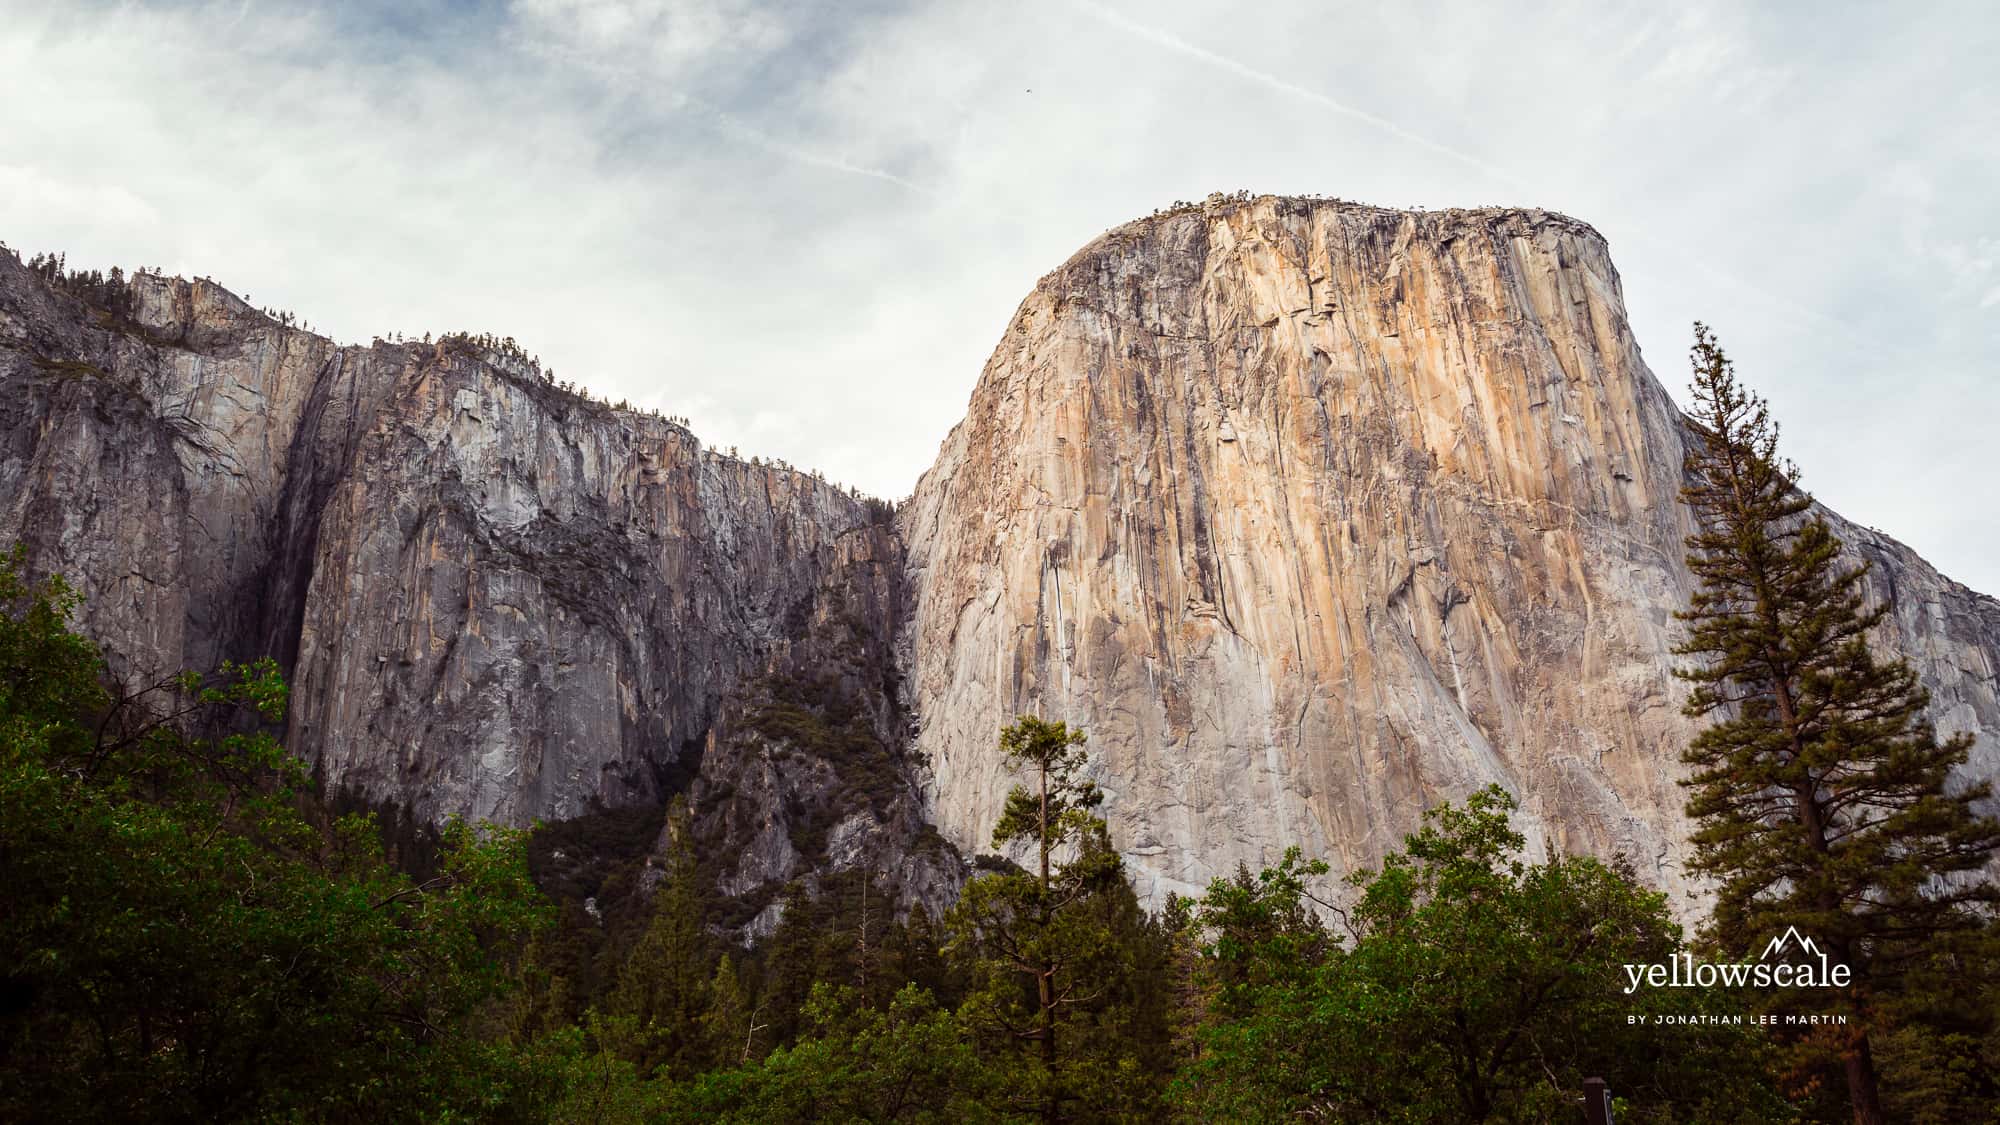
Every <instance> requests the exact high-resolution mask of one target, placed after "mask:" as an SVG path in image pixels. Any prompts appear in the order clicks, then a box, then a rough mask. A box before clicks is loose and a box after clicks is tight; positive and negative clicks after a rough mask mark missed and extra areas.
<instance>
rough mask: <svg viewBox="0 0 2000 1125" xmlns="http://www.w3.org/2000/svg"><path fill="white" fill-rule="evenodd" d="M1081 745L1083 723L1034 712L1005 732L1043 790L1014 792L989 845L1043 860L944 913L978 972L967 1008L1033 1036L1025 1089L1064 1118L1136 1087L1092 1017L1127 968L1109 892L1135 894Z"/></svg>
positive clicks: (978, 882)
mask: <svg viewBox="0 0 2000 1125" xmlns="http://www.w3.org/2000/svg"><path fill="white" fill-rule="evenodd" d="M1083 743H1084V734H1083V732H1082V731H1073V730H1070V729H1069V728H1068V727H1067V726H1066V725H1065V724H1063V723H1059V722H1058V723H1050V722H1044V721H1042V720H1040V719H1037V718H1034V717H1032V716H1028V715H1023V716H1021V717H1019V718H1018V719H1016V720H1015V722H1014V724H1013V725H1012V726H1010V727H1008V728H1006V730H1004V731H1002V732H1001V735H1000V750H1001V752H1002V753H1003V754H1005V755H1006V759H1007V762H1008V764H1009V765H1010V766H1011V767H1013V768H1016V769H1021V768H1026V769H1028V770H1029V771H1030V773H1031V776H1032V777H1033V779H1034V782H1035V788H1033V789H1029V788H1028V787H1026V786H1021V785H1016V786H1015V787H1014V788H1013V789H1012V791H1011V792H1009V793H1008V795H1007V804H1006V806H1005V808H1004V809H1003V810H1002V812H1001V816H1000V821H999V823H998V824H997V825H996V826H995V827H994V829H993V846H994V847H996V848H1006V847H1009V846H1011V845H1015V844H1020V843H1025V844H1028V845H1030V846H1031V847H1032V848H1033V850H1034V857H1035V864H1036V867H1035V870H1033V871H1022V870H1020V869H1018V868H1016V869H1015V870H1012V871H1008V872H1003V873H998V874H992V875H987V876H984V877H982V878H979V879H975V880H974V881H973V882H972V883H970V884H969V885H967V887H966V888H965V892H964V894H963V895H962V896H961V897H960V898H959V901H958V905H957V906H955V907H954V908H953V909H952V912H951V914H950V916H949V918H948V924H949V926H950V928H951V931H952V941H951V946H950V948H951V950H952V951H953V952H954V953H956V954H960V955H964V956H967V957H968V958H969V960H970V961H971V965H970V968H971V972H972V976H973V978H974V986H973V990H972V994H971V995H970V996H969V997H968V998H967V1001H966V1004H965V1006H964V1007H963V1008H961V1012H962V1013H965V1014H967V1015H969V1016H970V1019H971V1022H972V1023H973V1024H974V1025H975V1026H980V1027H983V1028H984V1029H985V1030H987V1031H988V1032H990V1033H992V1034H993V1035H994V1036H996V1037H997V1038H998V1039H1000V1040H1001V1041H1002V1042H1005V1043H1009V1044H1018V1043H1032V1044H1034V1045H1035V1048H1036V1050H1035V1055H1034V1057H1033V1058H1032V1059H1030V1060H1021V1061H1022V1062H1023V1063H1025V1064H1026V1065H1025V1066H1024V1071H1025V1073H1024V1075H1023V1077H1022V1080H1021V1082H1020V1083H1019V1086H1020V1087H1023V1088H1025V1090H1026V1091H1027V1094H1028V1096H1027V1098H1025V1099H1023V1100H1025V1101H1029V1102H1030V1103H1031V1104H1032V1107H1033V1110H1034V1112H1035V1113H1036V1114H1037V1115H1038V1116H1039V1117H1040V1118H1041V1120H1043V1121H1059V1120H1062V1119H1063V1117H1064V1115H1065V1106H1066V1105H1068V1104H1071V1103H1078V1102H1080V1103H1083V1104H1085V1105H1095V1106H1097V1107H1099V1108H1102V1107H1103V1106H1104V1105H1106V1104H1110V1103H1113V1102H1116V1101H1119V1100H1129V1099H1130V1098H1131V1097H1133V1096H1134V1094H1135V1093H1138V1092H1137V1091H1133V1090H1130V1089H1129V1088H1121V1086H1122V1087H1129V1085H1130V1081H1129V1080H1130V1078H1131V1076H1132V1073H1133V1070H1134V1067H1135V1066H1136V1063H1135V1062H1134V1060H1132V1059H1131V1058H1130V1057H1129V1055H1127V1056H1126V1057H1123V1058H1120V1057H1119V1056H1120V1055H1121V1054H1123V1053H1124V1048H1125V1047H1126V1044H1124V1043H1122V1042H1120V1041H1118V1039H1117V1037H1116V1036H1113V1035H1109V1034H1105V1033H1103V1032H1102V1031H1100V1030H1097V1029H1095V1028H1094V1027H1093V1026H1092V1025H1093V1024H1094V1023H1096V1022H1097V1021H1098V1020H1099V1019H1100V1018H1101V1017H1102V1016H1104V1015H1106V1014H1107V1013H1106V1011H1105V1009H1106V1008H1108V1007H1109V1005H1110V1003H1111V1002H1112V1000H1113V998H1114V996H1115V994H1116V992H1117V991H1118V989H1119V986H1120V985H1121V984H1122V983H1123V982H1124V978H1125V977H1127V976H1128V975H1129V974H1128V973H1127V972H1125V971H1123V970H1124V968H1125V966H1124V965H1123V964H1122V961H1123V958H1122V957H1121V953H1122V950H1121V949H1120V947H1119V944H1118V941H1119V936H1120V935H1119V934H1118V933H1117V932H1116V930H1115V929H1114V928H1113V926H1112V925H1111V924H1110V923H1109V922H1108V921H1107V918H1106V911H1105V910H1104V909H1103V900H1104V899H1105V897H1106V896H1107V895H1112V894H1116V893H1118V892H1123V893H1124V894H1125V895H1127V896H1129V895H1130V893H1131V892H1130V890H1129V888H1127V887H1126V886H1125V882H1124V867H1123V864H1122V862H1121V861H1120V859H1119V857H1118V853H1117V852H1116V851H1114V850H1113V849H1112V848H1111V844H1110V839H1109V836H1108V835H1107V833H1106V830H1105V824H1104V821H1103V820H1102V819H1100V818H1099V817H1098V816H1097V815H1096V814H1095V813H1094V812H1093V810H1094V809H1096V807H1097V805H1098V804H1099V803H1100V802H1101V801H1102V800H1103V794H1102V793H1100V792H1099V791H1098V789H1097V786H1096V785H1095V784H1093V783H1092V782H1090V781H1087V780H1084V779H1083V778H1082V776H1081V774H1082V771H1083V765H1084V753H1083ZM1069 1027H1075V1028H1076V1029H1077V1030H1076V1033H1075V1034H1071V1033H1070V1032H1069V1031H1066V1030H1065V1028H1069ZM1086 1028H1090V1029H1091V1030H1085V1029H1086Z"/></svg>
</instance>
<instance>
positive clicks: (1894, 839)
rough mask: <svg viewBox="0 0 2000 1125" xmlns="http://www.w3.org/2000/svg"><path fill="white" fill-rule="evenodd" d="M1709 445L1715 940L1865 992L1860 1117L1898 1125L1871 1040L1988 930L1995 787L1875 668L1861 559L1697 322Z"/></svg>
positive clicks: (1703, 502)
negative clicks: (1924, 961) (1946, 945)
mask: <svg viewBox="0 0 2000 1125" xmlns="http://www.w3.org/2000/svg"><path fill="white" fill-rule="evenodd" d="M1692 357H1693V361H1694V383H1693V392H1694V400H1695V409H1694V415H1693V421H1694V422H1695V439H1694V442H1693V445H1692V448H1691V449H1690V450H1689V451H1688V453H1687V459H1686V465H1685V470H1686V472H1685V479H1686V485H1685V487H1684V488H1683V489H1682V492H1681V495H1682V498H1683V499H1684V500H1685V501H1686V502H1687V503H1688V505H1689V507H1690V508H1692V509H1693V513H1694V516H1695V521H1696V524H1697V530H1696V532H1695V534H1693V535H1691V536H1689V537H1688V540H1687V546H1688V567H1689V569H1690V570H1692V571H1693V573H1694V576H1695V578H1696V580H1697V582H1698V588H1697V589H1696V591H1695V593H1694V595H1693V597H1692V599H1691V601H1690V604H1689V607H1688V609H1687V610H1686V611H1685V612H1683V613H1681V614H1679V617H1680V618H1681V620H1683V621H1684V622H1686V623H1687V625H1688V627H1689V634H1688V638H1687V640H1686V642H1685V643H1684V644H1682V645H1681V646H1680V647H1679V648H1678V649H1676V652H1677V653H1679V654H1681V655H1684V656H1691V657H1694V658H1696V660H1697V661H1698V663H1697V664H1696V665H1695V666H1694V667H1692V668H1689V669H1685V670H1683V671H1682V672H1681V673H1680V675H1682V676H1683V677H1684V678H1685V679H1687V680H1689V681H1691V682H1692V683H1693V685H1694V691H1693V694H1692V696H1691V697H1690V698H1689V700H1688V703H1687V711H1688V713H1689V714H1690V715H1694V716H1701V717H1707V718H1709V719H1710V724H1709V725H1708V726H1707V727H1706V728H1705V729H1704V730H1702V732H1701V733H1700V734H1699V735H1698V736H1696V738H1695V739H1694V740H1693V742H1692V743H1691V744H1690V745H1689V746H1688V749H1687V751H1686V752H1685V754H1684V756H1683V757H1684V760H1685V761H1686V762H1687V763H1688V764H1689V765H1690V766H1691V767H1693V770H1692V774H1691V776H1690V777H1689V778H1688V779H1687V780H1686V781H1685V782H1684V783H1683V784H1685V785H1687V786H1688V787H1689V788H1690V789H1691V790H1692V794H1693V796H1692V799H1691V800H1690V801H1689V803H1688V814H1689V815H1690V816H1692V817H1694V818H1695V819H1696V820H1697V821H1698V823H1699V827H1698V829H1697V831H1696V832H1695V835H1694V845H1695V857H1694V862H1693V865H1692V866H1693V868H1694V870H1695V871H1697V872H1699V873H1702V874H1706V875H1708V876H1710V877H1712V878H1713V879H1715V880H1716V883H1717V900H1716V907H1715V920H1714V926H1713V931H1712V936H1713V937H1714V939H1715V940H1716V941H1717V942H1718V944H1720V945H1721V946H1722V947H1723V948H1724V949H1726V950H1728V951H1729V952H1732V953H1736V954H1745V953H1755V952H1756V951H1757V950H1759V949H1761V948H1762V947H1763V943H1765V942H1767V941H1769V940H1770V939H1771V938H1772V937H1775V936H1777V935H1779V934H1782V933H1784V932H1785V930H1786V928H1787V927H1790V926H1796V927H1798V929H1799V930H1800V931H1801V932H1802V933H1805V934H1809V935H1811V936H1813V937H1814V938H1815V939H1816V940H1817V941H1818V942H1819V943H1820V945H1821V946H1822V948H1824V949H1826V950H1827V951H1828V952H1829V953H1830V954H1831V955H1832V956H1833V957H1834V959H1836V960H1837V961H1839V962H1842V963H1845V964H1847V965H1848V966H1850V967H1851V970H1852V972H1853V983H1852V984H1851V985H1850V986H1849V987H1848V988H1847V989H1846V990H1844V994H1843V996H1842V1003H1843V1004H1844V1006H1845V1008H1846V1012H1847V1014H1848V1015H1849V1017H1850V1019H1851V1021H1852V1022H1851V1023H1850V1024H1849V1025H1848V1032H1847V1034H1846V1036H1845V1038H1844V1041H1843V1042H1842V1043H1841V1044H1840V1048H1841V1050H1840V1054H1841V1061H1842V1068H1843V1070H1844V1072H1845V1078H1846V1084H1847V1091H1848V1099H1849V1101H1850V1103H1851V1104H1852V1106H1853V1111H1854V1120H1855V1121H1856V1122H1860V1123H1863V1125H1873V1123H1876V1122H1881V1121H1883V1120H1885V1118H1884V1117H1883V1114H1882V1109H1881V1098H1880V1093H1879V1090H1878V1082H1877V1077H1876V1071H1875V1064H1874V1060H1873V1055H1872V1051H1871V1047H1870V1033H1871V1030H1874V1029H1875V1025H1876V1024H1877V1022H1878V1021H1879V1019H1880V1014H1881V1001H1882V999H1883V997H1885V996H1888V995H1891V994H1893V993H1894V992H1895V991H1896V990H1897V988H1898V987H1899V985H1900V983H1901V982H1900V978H1901V975H1902V973H1903V972H1904V970H1905V969H1906V968H1907V967H1908V965H1909V964H1910V962H1911V960H1912V959H1913V958H1915V957H1917V956H1920V955H1922V954H1923V953H1924V952H1925V950H1926V949H1927V948H1930V947H1932V946H1933V945H1934V943H1935V942H1936V941H1937V940H1939V939H1940V938H1942V937H1944V936H1946V935H1949V934H1952V933H1956V932H1962V931H1965V930H1967V929H1969V928H1971V927H1973V926H1975V925H1976V924H1977V914H1976V909H1975V907H1976V904H1980V903H1992V902H1994V901H1996V898H2000V896H1996V894H1995V888H1994V887H1993V885H1992V884H1991V882H1990V881H1989V880H1987V879H1984V878H1982V876H1981V870H1980V869H1981V868H1982V867H1983V865H1985V864H1986V863H1987V862H1988V860H1989V859H1990V858H1991V856H1992V854H1993V851H1994V849H1995V847H1996V846H1997V845H2000V823H1996V822H1995V821H1994V820H1992V819H1989V818H1985V817H1982V816H1980V815H1978V814H1977V812H1975V810H1974V808H1973V802H1974V801H1976V800H1979V799H1980V798H1983V797H1985V796H1986V795H1987V792H1988V787H1987V786H1986V785H1985V784H1983V783H1982V784H1978V785H1963V786H1956V787H1954V786H1953V784H1952V783H1951V781H1950V773H1951V770H1952V768H1953V767H1954V766H1957V765H1959V764H1961V763H1963V762H1964V761H1965V757H1966V751H1967V750H1968V749H1969V748H1970V747H1971V745H1972V739H1971V738H1970V737H1968V736H1965V735H1959V736H1957V737H1953V738H1948V739H1945V740H1943V741H1940V740H1939V739H1938V738H1937V735H1936V732H1935V730H1934V729H1933V727H1932V725H1931V722H1930V720H1929V719H1928V718H1927V717H1926V715H1925V708H1926V707H1927V705H1928V704H1929V695H1928V694H1927V693H1926V692H1925V690H1924V689H1923V687H1922V686H1920V685H1919V683H1918V682H1917V677H1916V674H1915V673H1914V672H1913V671H1911V669H1910V667H1909V665H1908V664H1907V663H1905V662H1903V661H1901V660H1894V661H1884V660H1879V659H1877V657H1876V656H1875V654H1874V653H1873V652H1872V651H1871V650H1870V647H1869V643H1868V634H1869V631H1870V630H1871V629H1873V628H1874V627H1875V626H1876V625H1877V624H1878V623H1879V622H1881V621H1882V619H1883V617H1884V616H1885V615H1886V614H1887V613H1888V611H1889V608H1890V607H1888V606H1886V605H1882V606H1876V607H1874V608H1869V607H1868V606H1867V603H1866V599H1865V597H1864V592H1863V580H1864V578H1865V576H1866V575H1867V573H1868V567H1867V566H1866V565H1859V566H1855V565H1848V564H1846V563H1844V562H1843V561H1842V559H1841V557H1840V549H1841V543H1840V540H1839V539H1837V538H1835V536H1834V534H1833V532H1832V530H1831V529H1830V528H1829V527H1828V526H1827V523H1826V520H1825V519H1824V518H1823V517H1822V516H1821V515H1819V514H1818V513H1817V512H1815V511H1814V510H1813V506H1812V498H1811V497H1810V496H1808V495H1807V494H1806V493H1805V492H1804V491H1802V490H1801V489H1800V488H1799V486H1798V480H1797V470H1796V469H1795V468H1794V467H1793V466H1792V465H1791V464H1790V463H1789V462H1786V461H1783V460H1781V459H1780V458H1779V456H1778V451H1777V447H1778V426H1777V424H1776V423H1775V422H1773V421H1772V420H1771V417H1770V412H1769V410H1768V408H1767V407H1766V405H1765V403H1764V401H1763V400H1762V399H1760V398H1759V397H1757V396H1756V395H1755V394H1753V393H1751V392H1749V391H1748V390H1746V389H1744V388H1743V387H1742V386H1740V385H1739V384H1738V383H1737V381H1736V375H1735V371H1734V368H1733V367H1732V366H1731V364H1730V362H1729V359H1728V357H1727V356H1726V355H1724V354H1723V351H1722V348H1721V347H1720V346H1719V345H1718V344H1717V343H1716V341H1715V337H1714V336H1713V335H1712V334H1710V333H1709V331H1708V329H1707V328H1705V327H1704V326H1702V325H1700V324H1697V325H1696V326H1695V345H1694V348H1693V350H1692Z"/></svg>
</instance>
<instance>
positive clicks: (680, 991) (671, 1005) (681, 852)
mask: <svg viewBox="0 0 2000 1125" xmlns="http://www.w3.org/2000/svg"><path fill="white" fill-rule="evenodd" d="M689 833H690V829H689V826H688V811H687V801H686V799H685V798H682V797H676V798H674V802H673V805H672V806H671V807H670V808H669V810H668V812H667V828H666V838H667V855H666V875H665V877H664V878H663V879H661V880H660V884H659V886H658V888H657V889H655V890H654V892H653V915H652V918H651V920H650V921H648V922H647V924H646V930H645V933H644V934H642V935H640V938H639V941H638V943H637V944H636V945H634V946H633V947H632V952H631V953H630V955H628V956H627V957H626V959H625V964H624V967H623V968H622V969H621V970H620V971H619V974H618V983H617V984H616V985H615V986H613V988H612V991H611V996H610V998H609V1000H608V1002H607V1004H606V1007H607V1009H608V1018H607V1019H605V1020H604V1021H602V1029H603V1037H604V1038H606V1039H609V1040H611V1041H612V1045H613V1046H614V1048H615V1049H616V1050H617V1051H618V1052H619V1053H620V1054H622V1055H624V1056H625V1057H626V1058H628V1059H630V1060H631V1061H632V1062H633V1063H635V1064H637V1065H638V1067H639V1069H640V1072H641V1073H651V1072H652V1071H654V1070H655V1069H656V1068H664V1069H665V1070H666V1072H667V1073H669V1074H671V1075H674V1076H676V1077H682V1076H685V1075H688V1074H692V1073H694V1072H695V1071H698V1070H700V1069H701V1068H702V1067H703V1066H705V1065H706V1064H707V1062H708V1050H707V1048H708V1037H707V1036H706V1035H705V1034H703V1027H702V1017H703V1016H704V1014H706V1013H707V1012H708V1010H709V1004H710V986H711V977H710V970H709V941H708V934H707V930H706V928H705V927H704V925H703V909H702V899H701V891H700V886H699V883H698V877H697V874H696V871H695V861H694V848H693V842H692V841H691V839H690V836H689Z"/></svg>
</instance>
